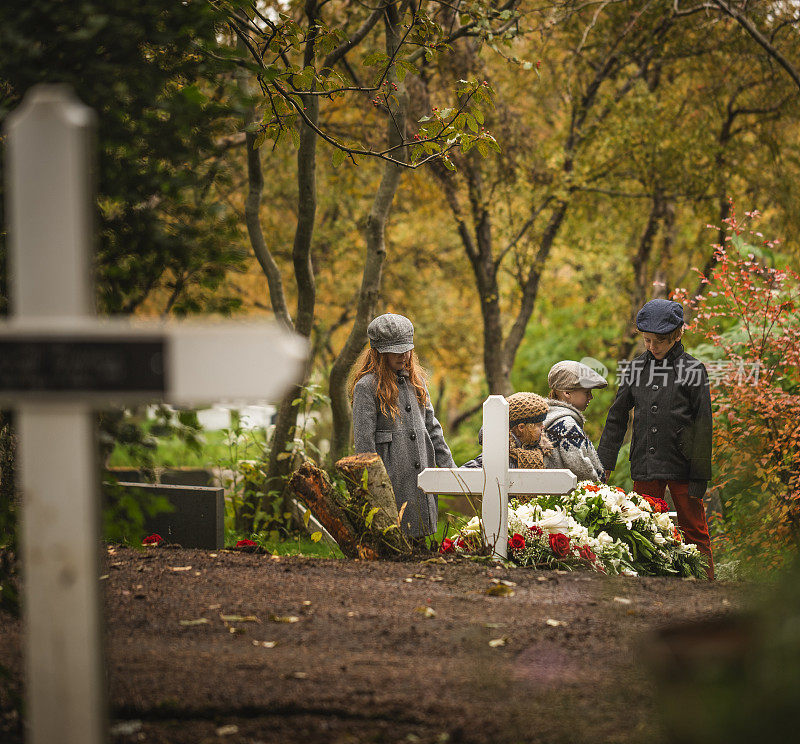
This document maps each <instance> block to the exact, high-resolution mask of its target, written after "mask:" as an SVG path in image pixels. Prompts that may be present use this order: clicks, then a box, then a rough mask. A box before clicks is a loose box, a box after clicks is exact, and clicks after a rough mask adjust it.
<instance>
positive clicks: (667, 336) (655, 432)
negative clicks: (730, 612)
mask: <svg viewBox="0 0 800 744" xmlns="http://www.w3.org/2000/svg"><path fill="white" fill-rule="evenodd" d="M636 327H637V328H638V329H639V330H640V331H641V333H642V337H643V338H644V345H645V352H644V353H643V354H640V355H639V356H637V357H636V358H635V359H633V360H632V361H631V363H630V365H629V366H628V368H627V369H626V370H625V372H624V373H622V374H621V375H620V381H619V390H618V391H617V397H616V398H615V399H614V403H613V404H612V405H611V408H610V409H609V411H608V418H607V419H606V425H605V428H604V429H603V435H602V436H601V437H600V445H599V446H598V448H597V452H598V454H599V455H600V461H601V462H602V463H603V466H604V467H605V469H606V471H607V472H610V471H612V470H613V469H614V467H615V466H616V464H617V455H618V453H619V449H620V447H621V446H622V441H623V439H624V438H625V432H626V431H627V429H628V415H629V413H630V410H631V408H633V409H634V414H633V437H632V439H631V456H630V459H631V477H632V478H633V488H634V490H635V491H636V492H637V493H640V494H642V495H646V496H652V497H655V498H663V497H664V492H665V490H666V488H669V491H670V494H671V495H672V500H673V502H674V503H675V510H676V511H677V513H678V526H679V527H680V529H681V532H683V535H684V537H685V538H686V541H687V542H690V543H694V544H695V545H696V546H697V548H698V549H699V550H700V552H702V553H704V554H705V555H706V556H707V558H708V578H709V579H713V578H714V562H713V559H712V556H711V540H710V538H709V534H708V523H707V522H706V513H705V508H704V506H703V494H705V492H706V487H707V485H708V481H709V480H711V435H712V431H711V427H712V415H711V394H710V390H709V385H708V373H707V372H706V368H705V367H704V366H703V364H702V363H701V362H700V361H698V360H697V359H695V358H694V357H693V356H691V355H690V354H687V353H686V351H684V348H683V344H682V343H681V341H680V339H681V336H682V335H683V307H682V306H681V305H680V304H678V303H677V302H672V301H671V300H663V299H656V300H650V302H648V303H646V304H645V305H644V307H642V309H641V310H640V311H639V313H638V315H637V316H636Z"/></svg>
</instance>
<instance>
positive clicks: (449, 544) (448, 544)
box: [439, 537, 455, 553]
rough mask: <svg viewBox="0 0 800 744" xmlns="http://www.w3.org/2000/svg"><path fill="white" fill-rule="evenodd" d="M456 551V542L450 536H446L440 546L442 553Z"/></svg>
mask: <svg viewBox="0 0 800 744" xmlns="http://www.w3.org/2000/svg"><path fill="white" fill-rule="evenodd" d="M454 551H455V543H454V542H453V541H452V540H451V539H450V538H449V537H446V538H445V539H444V540H442V544H441V545H440V546H439V552H440V553H452V552H454Z"/></svg>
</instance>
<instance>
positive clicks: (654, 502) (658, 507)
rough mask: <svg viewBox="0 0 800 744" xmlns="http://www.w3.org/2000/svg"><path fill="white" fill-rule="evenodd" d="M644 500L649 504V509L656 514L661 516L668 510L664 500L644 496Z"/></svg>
mask: <svg viewBox="0 0 800 744" xmlns="http://www.w3.org/2000/svg"><path fill="white" fill-rule="evenodd" d="M644 500H645V501H646V502H647V503H648V504H650V507H651V508H652V510H653V511H654V512H655V513H656V514H661V513H662V512H665V511H668V510H669V506H668V505H667V502H666V501H664V499H659V498H656V497H655V496H645V497H644Z"/></svg>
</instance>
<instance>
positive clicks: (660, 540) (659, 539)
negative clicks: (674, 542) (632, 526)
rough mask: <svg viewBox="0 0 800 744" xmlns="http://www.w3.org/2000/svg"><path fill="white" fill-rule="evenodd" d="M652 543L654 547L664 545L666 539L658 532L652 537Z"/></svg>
mask: <svg viewBox="0 0 800 744" xmlns="http://www.w3.org/2000/svg"><path fill="white" fill-rule="evenodd" d="M653 542H655V544H656V545H665V544H666V542H667V538H666V537H664V535H662V534H661V533H660V532H656V533H655V535H653Z"/></svg>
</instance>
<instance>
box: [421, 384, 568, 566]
mask: <svg viewBox="0 0 800 744" xmlns="http://www.w3.org/2000/svg"><path fill="white" fill-rule="evenodd" d="M417 484H418V485H419V487H420V488H421V489H422V490H423V491H425V492H426V493H439V494H453V495H459V494H475V495H478V494H480V495H481V529H482V531H483V537H484V540H485V544H487V545H488V546H489V547H490V548H491V549H492V553H493V555H496V556H499V557H500V558H506V557H507V556H508V496H509V494H550V493H554V494H555V493H569V492H570V491H571V490H572V489H573V488H575V486H576V485H577V484H578V479H577V478H576V477H575V474H574V473H573V472H572V471H571V470H560V469H549V470H530V469H522V468H519V469H518V468H509V466H508V402H507V401H506V399H505V398H504V397H503V396H502V395H490V396H489V397H488V398H487V399H486V401H485V402H484V404H483V468H480V469H478V468H425V470H423V471H422V472H421V473H420V474H419V476H418V477H417Z"/></svg>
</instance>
